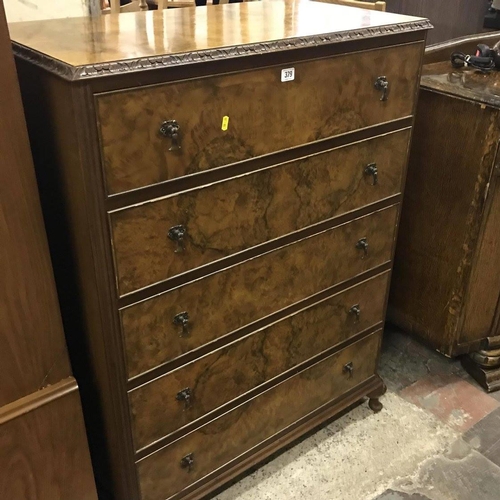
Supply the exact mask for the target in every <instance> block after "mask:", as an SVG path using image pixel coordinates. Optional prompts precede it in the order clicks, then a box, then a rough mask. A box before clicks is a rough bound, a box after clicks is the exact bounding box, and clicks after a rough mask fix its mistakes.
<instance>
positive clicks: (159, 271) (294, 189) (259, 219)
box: [110, 129, 410, 295]
mask: <svg viewBox="0 0 500 500" xmlns="http://www.w3.org/2000/svg"><path fill="white" fill-rule="evenodd" d="M409 137H410V130H409V129H407V130H404V131H401V132H396V133H391V134H386V135H384V136H382V137H377V138H373V139H369V140H366V141H363V142H361V143H356V144H353V145H349V146H345V147H342V148H338V149H334V150H331V151H326V152H324V153H321V154H317V155H313V156H309V157H305V158H302V159H300V160H296V161H293V162H289V163H286V164H282V165H277V166H273V167H271V168H268V169H262V170H258V171H257V172H255V173H253V174H250V175H244V176H241V177H239V178H236V179H229V180H226V181H223V182H220V183H217V184H211V185H208V186H203V187H202V188H200V189H194V190H192V191H189V192H187V193H181V194H179V195H176V196H169V197H167V198H164V199H160V200H153V201H150V202H146V203H143V204H141V205H138V206H134V207H131V208H125V209H122V210H118V211H115V212H113V213H111V214H110V225H111V229H112V238H113V251H114V260H115V266H116V271H117V276H118V288H119V293H120V294H121V295H123V294H125V293H128V292H131V291H134V290H136V289H138V288H142V287H144V286H147V285H151V284H153V283H156V282H159V281H162V280H165V279H167V278H171V277H173V276H175V275H177V274H180V273H182V272H185V271H188V270H190V269H193V268H196V267H199V266H201V265H203V264H207V263H209V262H212V261H215V260H218V259H221V258H223V257H226V256H228V255H231V254H233V253H236V252H239V251H241V250H244V249H246V248H249V247H252V246H254V245H257V244H260V243H263V242H265V241H269V240H272V239H274V238H277V237H279V236H283V235H285V234H288V233H291V232H293V231H296V230H299V229H302V228H304V227H306V226H309V225H311V224H315V223H318V222H321V221H322V220H326V219H329V218H331V217H334V216H337V215H340V214H343V213H347V212H349V211H351V210H354V209H357V208H360V207H363V206H365V205H369V204H370V203H374V202H376V201H379V200H383V199H385V198H388V197H390V196H392V195H395V194H397V193H399V192H400V190H401V187H402V186H401V181H402V177H403V172H404V169H405V167H406V158H407V150H408V141H409ZM372 163H376V165H377V169H378V177H377V183H376V184H374V179H373V177H372V176H371V175H368V174H367V173H366V172H365V170H366V168H367V166H368V165H370V164H372ZM179 224H182V225H183V226H184V227H185V228H186V231H187V234H186V236H185V237H184V241H183V247H184V250H183V251H182V252H177V253H176V250H177V248H178V245H177V243H176V242H174V241H172V240H170V239H169V238H167V237H166V235H167V233H168V230H169V228H170V227H173V226H176V225H179Z"/></svg>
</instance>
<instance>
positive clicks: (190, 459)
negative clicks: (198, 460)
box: [181, 453, 194, 472]
mask: <svg viewBox="0 0 500 500" xmlns="http://www.w3.org/2000/svg"><path fill="white" fill-rule="evenodd" d="M193 466H194V455H193V453H189V454H187V455H186V456H185V457H182V458H181V467H182V468H183V469H187V471H188V472H191V470H192V468H193Z"/></svg>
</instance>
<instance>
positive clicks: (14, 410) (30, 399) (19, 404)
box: [0, 377, 78, 425]
mask: <svg viewBox="0 0 500 500" xmlns="http://www.w3.org/2000/svg"><path fill="white" fill-rule="evenodd" d="M76 391H78V384H77V382H76V380H75V379H74V378H73V377H68V378H65V379H63V380H60V381H59V382H57V383H56V384H53V385H49V386H47V387H44V388H43V389H40V390H39V391H37V392H34V393H31V394H28V395H27V396H24V397H22V398H20V399H18V400H16V401H13V402H12V403H8V404H6V405H4V406H2V407H0V425H3V424H5V423H7V422H9V421H11V420H14V419H15V418H18V417H21V416H23V415H25V414H26V413H29V412H31V411H33V410H36V409H37V408H40V407H41V406H44V405H46V404H48V403H51V402H52V401H55V400H56V399H59V398H62V397H64V396H67V395H68V394H71V393H73V392H76Z"/></svg>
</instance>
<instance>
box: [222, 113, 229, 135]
mask: <svg viewBox="0 0 500 500" xmlns="http://www.w3.org/2000/svg"><path fill="white" fill-rule="evenodd" d="M228 127H229V116H223V117H222V130H224V132H225V131H226V130H227V129H228Z"/></svg>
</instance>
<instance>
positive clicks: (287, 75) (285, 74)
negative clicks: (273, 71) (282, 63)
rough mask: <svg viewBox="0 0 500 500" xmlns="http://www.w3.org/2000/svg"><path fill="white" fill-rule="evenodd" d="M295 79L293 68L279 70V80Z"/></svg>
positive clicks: (289, 80)
mask: <svg viewBox="0 0 500 500" xmlns="http://www.w3.org/2000/svg"><path fill="white" fill-rule="evenodd" d="M292 80H295V68H285V69H282V70H281V81H282V82H291V81H292Z"/></svg>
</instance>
